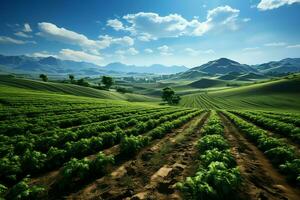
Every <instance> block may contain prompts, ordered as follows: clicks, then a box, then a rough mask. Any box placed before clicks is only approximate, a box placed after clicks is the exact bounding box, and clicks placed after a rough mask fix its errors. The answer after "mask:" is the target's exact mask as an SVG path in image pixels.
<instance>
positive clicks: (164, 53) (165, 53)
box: [157, 45, 173, 56]
mask: <svg viewBox="0 0 300 200" xmlns="http://www.w3.org/2000/svg"><path fill="white" fill-rule="evenodd" d="M157 50H158V51H159V53H160V55H162V56H171V55H173V53H172V52H171V51H173V50H172V49H171V48H170V47H168V46H167V45H163V46H160V47H157Z"/></svg>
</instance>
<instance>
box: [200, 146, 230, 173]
mask: <svg viewBox="0 0 300 200" xmlns="http://www.w3.org/2000/svg"><path fill="white" fill-rule="evenodd" d="M200 160H201V167H205V168H207V167H208V166H209V165H210V163H212V162H216V161H218V162H222V163H224V164H225V166H226V167H234V166H236V162H235V160H234V157H233V156H232V155H231V153H230V151H229V150H223V151H219V150H217V149H212V150H207V151H205V152H204V153H203V154H202V155H201V156H200Z"/></svg>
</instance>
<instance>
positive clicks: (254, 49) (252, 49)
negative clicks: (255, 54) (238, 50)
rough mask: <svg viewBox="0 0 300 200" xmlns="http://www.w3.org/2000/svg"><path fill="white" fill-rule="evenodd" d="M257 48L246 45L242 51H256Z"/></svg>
mask: <svg viewBox="0 0 300 200" xmlns="http://www.w3.org/2000/svg"><path fill="white" fill-rule="evenodd" d="M259 49H260V48H259V47H247V48H244V49H242V51H257V50H259Z"/></svg>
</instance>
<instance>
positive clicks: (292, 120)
mask: <svg viewBox="0 0 300 200" xmlns="http://www.w3.org/2000/svg"><path fill="white" fill-rule="evenodd" d="M251 113H252V114H259V115H262V116H265V117H266V118H271V119H275V120H278V121H281V122H285V123H288V124H293V125H295V126H298V127H300V117H299V116H288V115H278V114H271V113H265V112H259V113H257V112H251Z"/></svg>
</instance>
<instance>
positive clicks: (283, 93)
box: [181, 77, 300, 112]
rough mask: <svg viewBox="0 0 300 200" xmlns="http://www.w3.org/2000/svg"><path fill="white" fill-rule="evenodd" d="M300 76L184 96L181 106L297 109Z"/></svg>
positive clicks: (298, 107) (299, 100) (299, 96)
mask: <svg viewBox="0 0 300 200" xmlns="http://www.w3.org/2000/svg"><path fill="white" fill-rule="evenodd" d="M299 88H300V77H295V78H290V79H281V80H276V81H271V82H266V83H257V84H251V85H248V86H242V87H238V88H231V89H224V90H219V91H212V92H205V93H198V94H192V95H185V96H183V97H182V102H181V105H183V106H190V107H200V108H217V109H223V108H224V109H253V108H255V109H272V110H276V109H278V110H282V109H284V110H290V111H299V112H300V90H299Z"/></svg>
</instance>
